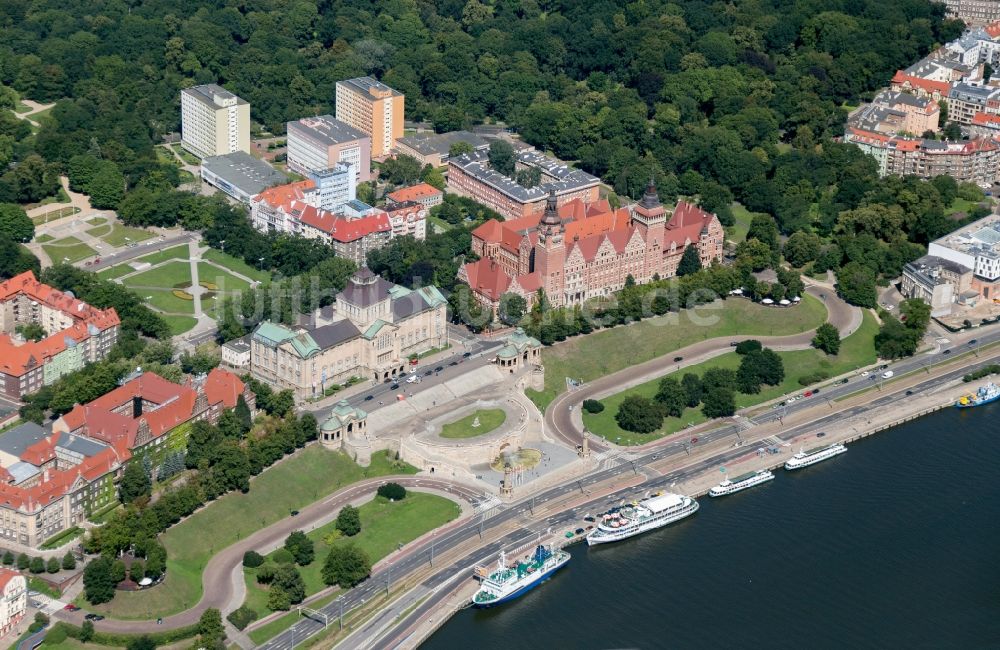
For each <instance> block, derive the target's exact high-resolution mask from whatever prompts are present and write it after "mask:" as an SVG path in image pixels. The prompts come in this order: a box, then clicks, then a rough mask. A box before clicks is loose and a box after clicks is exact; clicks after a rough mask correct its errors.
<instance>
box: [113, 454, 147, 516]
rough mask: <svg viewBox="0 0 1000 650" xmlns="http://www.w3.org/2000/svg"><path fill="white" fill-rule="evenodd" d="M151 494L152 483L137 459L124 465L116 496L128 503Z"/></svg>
mask: <svg viewBox="0 0 1000 650" xmlns="http://www.w3.org/2000/svg"><path fill="white" fill-rule="evenodd" d="M150 494H152V484H151V483H150V481H149V477H148V476H146V472H145V471H143V469H142V463H141V462H140V461H139V459H137V458H136V459H133V460H132V462H130V463H128V464H127V465H126V466H125V472H124V473H123V474H122V480H121V482H120V483H119V484H118V497H119V499H120V500H121V502H122V503H124V504H126V505H128V504H130V503H133V502H135V500H136V499H140V498H142V497H148V496H149V495H150Z"/></svg>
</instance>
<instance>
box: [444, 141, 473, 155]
mask: <svg viewBox="0 0 1000 650" xmlns="http://www.w3.org/2000/svg"><path fill="white" fill-rule="evenodd" d="M473 151H474V149H473V147H472V145H471V144H470V143H468V142H466V141H465V140H459V141H458V142H453V143H451V146H450V147H448V157H449V158H458V157H459V156H461V155H463V154H467V153H472V152H473Z"/></svg>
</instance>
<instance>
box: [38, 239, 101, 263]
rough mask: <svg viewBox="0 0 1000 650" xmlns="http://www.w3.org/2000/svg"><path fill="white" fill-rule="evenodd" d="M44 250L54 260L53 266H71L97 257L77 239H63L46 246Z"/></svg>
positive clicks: (93, 251)
mask: <svg viewBox="0 0 1000 650" xmlns="http://www.w3.org/2000/svg"><path fill="white" fill-rule="evenodd" d="M42 249H43V250H44V251H45V252H46V254H48V256H49V257H50V258H51V259H52V263H53V264H58V263H60V262H63V261H65V262H68V263H70V264H72V263H74V262H79V261H80V260H82V259H86V258H88V257H93V256H95V255H97V251H95V250H94V249H93V248H91V247H90V246H87V245H86V244H84V243H83V242H82V241H80V240H79V239H77V238H76V237H63V238H62V239H57V240H55V241H54V242H52V243H50V244H45V245H44V246H42Z"/></svg>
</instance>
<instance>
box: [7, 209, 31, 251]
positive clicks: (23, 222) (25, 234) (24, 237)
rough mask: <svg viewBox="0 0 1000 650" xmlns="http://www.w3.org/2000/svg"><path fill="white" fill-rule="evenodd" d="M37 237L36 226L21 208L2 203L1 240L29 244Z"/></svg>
mask: <svg viewBox="0 0 1000 650" xmlns="http://www.w3.org/2000/svg"><path fill="white" fill-rule="evenodd" d="M34 237H35V224H33V223H32V222H31V219H30V218H29V217H28V213H27V212H25V211H24V210H23V209H22V208H21V206H19V205H15V204H13V203H0V238H3V239H9V240H10V241H13V242H28V241H31V240H32V239H33V238H34Z"/></svg>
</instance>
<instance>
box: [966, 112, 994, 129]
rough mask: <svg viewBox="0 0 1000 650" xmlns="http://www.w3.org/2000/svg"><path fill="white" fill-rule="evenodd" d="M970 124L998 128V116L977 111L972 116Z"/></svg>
mask: <svg viewBox="0 0 1000 650" xmlns="http://www.w3.org/2000/svg"><path fill="white" fill-rule="evenodd" d="M972 123H973V124H975V125H976V126H990V127H998V126H1000V115H995V114H993V113H984V112H982V111H979V112H977V113H976V114H975V115H973V116H972Z"/></svg>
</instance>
